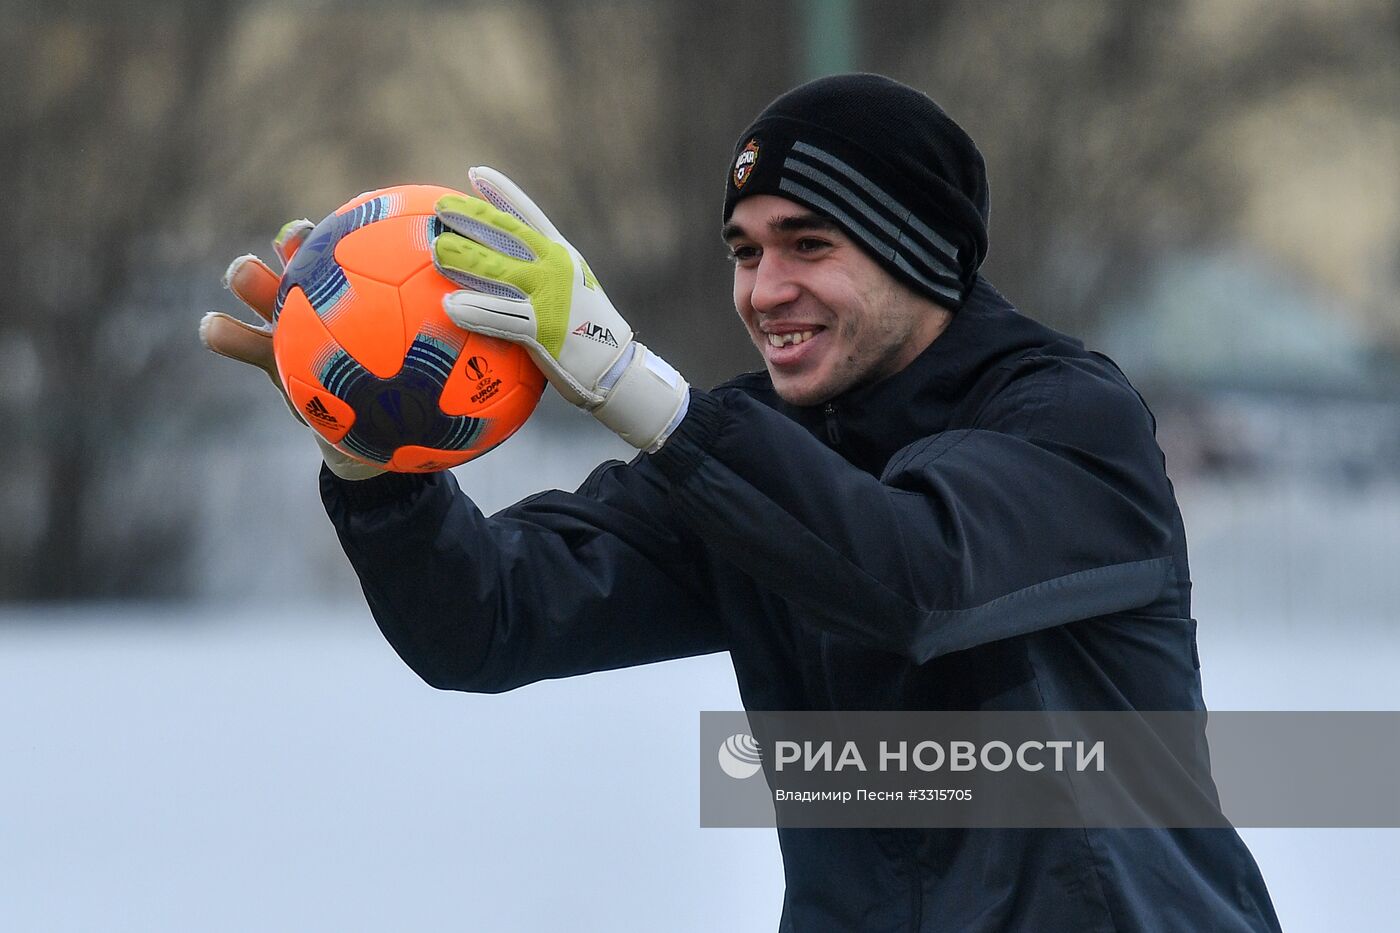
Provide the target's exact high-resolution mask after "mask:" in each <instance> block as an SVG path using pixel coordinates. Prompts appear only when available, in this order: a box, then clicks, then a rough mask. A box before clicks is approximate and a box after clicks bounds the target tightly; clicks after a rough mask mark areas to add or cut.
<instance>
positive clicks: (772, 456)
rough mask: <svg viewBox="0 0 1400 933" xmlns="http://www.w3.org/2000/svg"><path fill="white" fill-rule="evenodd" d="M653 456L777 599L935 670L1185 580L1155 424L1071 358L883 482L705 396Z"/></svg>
mask: <svg viewBox="0 0 1400 933" xmlns="http://www.w3.org/2000/svg"><path fill="white" fill-rule="evenodd" d="M1086 366H1087V364H1086ZM1090 372H1092V370H1091V368H1090ZM652 456H653V459H654V460H656V461H657V462H658V466H660V468H661V469H662V471H663V472H664V473H666V474H667V475H668V476H669V477H670V478H671V480H672V483H673V489H672V498H673V500H674V502H675V504H676V511H677V514H678V515H680V516H681V517H683V518H684V519H685V521H686V522H687V523H688V524H689V525H690V526H691V528H692V529H693V530H694V531H695V532H696V533H697V534H698V535H699V536H700V537H701V538H702V539H703V540H704V541H706V542H707V543H708V544H709V545H711V546H712V547H713V548H715V549H717V550H719V551H721V552H723V553H725V554H728V555H732V560H734V562H735V563H736V564H737V565H738V566H739V567H740V568H741V569H742V570H744V571H745V572H747V573H748V574H749V575H751V576H752V577H753V578H754V579H755V580H756V581H758V583H759V584H760V585H761V586H763V587H764V588H766V589H769V590H771V591H773V592H775V593H776V594H778V595H780V596H782V597H784V598H786V599H787V600H789V601H790V602H791V603H793V604H795V605H797V606H799V607H800V608H801V609H802V610H803V611H804V615H805V617H806V618H807V619H808V620H809V621H810V622H811V624H813V625H816V626H819V627H821V628H824V629H826V630H828V631H831V632H833V633H836V634H839V635H842V636H844V637H847V638H850V639H853V640H855V641H857V642H859V643H861V644H865V645H867V646H870V647H875V648H879V649H882V650H887V651H893V652H897V653H900V654H903V655H906V656H908V657H910V658H912V659H913V660H914V661H916V662H919V663H922V662H925V661H927V660H930V659H932V658H934V657H937V656H939V655H943V654H947V653H949V652H953V651H958V650H961V649H964V648H969V647H972V646H974V645H978V644H983V643H986V642H991V641H996V640H998V639H1002V638H1006V637H1010V636H1014V635H1020V634H1024V633H1027V632H1031V631H1035V630H1038V629H1041V628H1046V627H1049V626H1053V625H1060V624H1064V623H1067V622H1072V621H1076V620H1079V619H1084V618H1089V617H1092V616H1097V615H1102V614H1106V613H1111V612H1118V611H1124V610H1128V609H1134V608H1139V607H1142V606H1145V605H1147V604H1149V603H1151V602H1152V601H1153V600H1154V598H1155V597H1157V595H1158V594H1159V593H1161V592H1162V591H1163V589H1164V585H1165V583H1166V581H1167V579H1168V576H1169V574H1170V573H1171V572H1172V569H1173V568H1172V557H1171V553H1170V539H1171V531H1170V528H1171V524H1170V520H1169V517H1168V515H1167V511H1166V509H1167V505H1166V502H1167V501H1168V500H1170V501H1174V500H1172V499H1171V494H1170V488H1169V486H1168V485H1167V483H1166V476H1165V471H1164V469H1163V467H1162V462H1161V454H1160V451H1159V450H1158V448H1157V447H1156V443H1155V440H1153V438H1152V427H1151V423H1150V415H1149V414H1148V412H1147V410H1146V408H1145V407H1144V406H1143V405H1142V404H1141V401H1140V399H1139V398H1138V397H1137V395H1136V393H1134V392H1133V391H1132V389H1131V387H1129V386H1127V385H1126V383H1114V382H1113V381H1112V380H1110V379H1108V377H1107V376H1105V375H1102V374H1099V375H1097V376H1096V375H1091V374H1089V373H1088V372H1086V371H1083V370H1080V369H1077V368H1076V367H1075V366H1074V365H1072V364H1071V363H1069V362H1066V361H1060V360H1050V361H1045V362H1044V363H1043V364H1042V365H1039V366H1037V367H1034V368H1033V369H1032V370H1030V371H1028V372H1026V373H1024V374H1022V376H1021V377H1020V378H1017V379H1013V380H1011V381H1010V382H1009V383H1008V385H1007V386H1006V388H1004V389H1003V390H1002V391H1001V392H999V393H997V394H996V395H995V396H994V397H993V398H992V400H991V401H990V402H989V403H988V404H987V405H986V406H985V407H984V409H983V411H982V412H981V413H980V414H979V416H978V418H977V420H976V426H975V427H973V428H970V429H965V430H953V431H947V432H944V433H940V434H936V435H933V436H930V437H927V438H924V439H922V440H920V441H919V442H917V443H914V444H912V445H910V446H908V447H906V448H904V449H903V450H901V451H899V452H897V453H896V454H895V455H894V456H893V457H892V458H891V460H890V461H889V463H888V465H887V466H886V468H885V470H884V472H883V474H882V475H881V476H880V477H878V478H877V477H875V476H872V475H870V474H868V473H865V472H863V471H861V470H859V469H857V468H855V467H853V466H851V465H850V464H848V463H847V462H846V461H845V460H843V459H842V458H841V457H839V456H838V455H837V454H836V453H835V452H834V451H832V450H830V449H828V448H827V447H825V446H824V445H823V444H821V443H820V442H819V441H818V440H816V439H815V438H814V437H812V436H811V434H809V433H808V432H807V431H806V430H804V429H803V428H801V427H800V426H799V425H797V424H796V423H794V422H792V421H790V420H789V419H787V418H785V417H783V416H781V415H780V414H778V413H777V412H774V411H772V410H770V409H768V408H766V407H765V406H763V405H762V404H760V403H757V402H755V401H753V400H752V399H751V398H748V397H747V396H745V395H743V394H742V393H740V392H737V391H732V390H723V389H722V390H716V391H715V392H713V393H704V392H695V393H694V395H693V396H692V398H691V404H690V412H689V414H688V415H687V417H686V419H685V421H684V422H683V423H682V424H681V426H680V427H679V428H678V429H677V431H676V433H675V434H673V435H672V436H671V438H670V439H669V440H668V441H667V443H666V446H665V447H663V448H662V449H661V450H660V451H659V452H658V453H656V454H654V455H652ZM1164 495H1165V496H1166V499H1165V500H1164V499H1163V496H1164Z"/></svg>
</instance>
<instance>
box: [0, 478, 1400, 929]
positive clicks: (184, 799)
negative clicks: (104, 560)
mask: <svg viewBox="0 0 1400 933" xmlns="http://www.w3.org/2000/svg"><path fill="white" fill-rule="evenodd" d="M1250 495H1251V494H1250V493H1249V492H1248V491H1244V490H1236V491H1234V492H1229V491H1225V492H1221V491H1219V490H1216V491H1204V492H1201V491H1198V492H1195V493H1183V503H1185V504H1186V507H1187V512H1188V524H1189V527H1191V528H1192V542H1193V555H1194V560H1193V563H1194V565H1195V576H1196V579H1197V581H1198V584H1197V615H1198V617H1199V618H1200V619H1201V655H1202V662H1203V673H1204V677H1205V683H1206V695H1207V700H1208V701H1209V703H1210V704H1211V706H1213V707H1214V708H1217V709H1395V708H1397V707H1400V678H1397V677H1396V671H1397V670H1400V633H1398V632H1397V627H1396V626H1395V625H1394V621H1393V620H1394V616H1395V612H1394V610H1392V609H1390V608H1389V607H1393V606H1395V605H1397V604H1400V603H1397V602H1396V598H1400V592H1397V587H1400V583H1398V582H1397V580H1400V575H1396V574H1394V573H1393V568H1394V557H1395V555H1396V554H1397V553H1400V550H1397V548H1396V546H1395V544H1396V541H1395V536H1396V535H1397V534H1400V522H1396V521H1395V519H1396V516H1397V515H1400V505H1397V503H1400V495H1395V494H1394V493H1393V492H1391V493H1382V494H1379V498H1377V497H1376V496H1372V497H1369V498H1368V499H1367V500H1366V502H1365V503H1363V504H1357V505H1348V504H1347V503H1348V502H1350V501H1351V500H1349V499H1348V500H1343V499H1338V500H1336V501H1332V500H1329V499H1328V498H1327V497H1326V496H1325V495H1322V496H1319V495H1317V494H1310V495H1306V496H1305V495H1301V494H1300V495H1298V496H1296V497H1293V498H1289V494H1286V493H1279V492H1278V491H1277V490H1276V491H1275V493H1274V495H1273V498H1272V499H1270V500H1269V502H1268V503H1265V504H1266V505H1268V506H1269V507H1268V508H1262V509H1261V508H1256V507H1255V506H1254V505H1251V504H1250ZM1280 503H1282V504H1280ZM1290 503H1291V504H1290ZM1378 503H1379V504H1378ZM1255 505H1258V503H1255ZM738 707H739V700H738V695H737V693H736V691H735V688H734V685H733V679H732V675H731V672H730V669H729V664H728V660H727V658H726V657H725V656H714V657H709V658H699V659H693V660H688V661H682V662H672V663H668V664H661V665H654V666H651V667H647V668H640V669H636V670H629V671H618V672H613V673H608V674H599V675H593V676H589V677H585V678H579V679H575V680H572V681H562V682H554V683H545V684H538V685H535V686H533V687H529V688H526V689H523V690H520V691H517V692H515V693H512V694H507V695H503V696H499V697H484V696H468V695H461V694H448V693H441V692H437V691H434V690H431V689H430V688H428V687H426V686H424V685H423V684H421V683H420V682H419V681H418V680H417V679H416V678H415V677H414V676H413V675H412V673H411V672H409V671H408V669H407V668H406V667H404V666H403V665H402V664H401V663H400V662H399V661H398V659H397V658H396V657H395V656H394V655H393V652H392V651H391V650H390V649H389V648H388V646H387V645H386V644H385V643H384V642H383V641H382V640H381V639H380V637H379V635H378V633H377V630H376V629H375V627H374V624H373V621H372V620H371V619H370V618H369V616H368V613H367V612H366V611H365V610H364V609H363V608H362V607H360V606H358V605H356V604H354V603H350V604H346V605H343V606H340V607H331V606H328V605H326V604H325V603H316V604H306V603H296V602H286V601H283V602H281V603H279V604H277V605H275V606H274V605H268V606H259V605H255V604H243V605H239V606H237V607H234V608H226V609H218V608H208V607H204V608H178V607H160V608H151V607H135V606H129V605H124V606H114V607H111V608H107V609H103V608H97V609H93V608H87V609H82V610H76V609H74V610H46V611H38V610H22V609H15V608H10V609H0V709H2V710H3V713H0V927H3V928H4V929H5V930H16V931H31V930H33V931H94V930H100V931H108V930H111V931H118V930H120V931H125V930H132V931H136V930H140V931H182V933H184V931H250V930H256V931H281V930H287V931H319V930H334V931H356V930H366V931H380V930H419V929H430V928H431V929H441V928H447V929H460V930H480V931H517V930H520V931H532V930H580V931H592V930H607V931H621V930H648V931H650V930H668V931H672V930H674V931H690V930H694V931H713V930H720V929H723V930H736V931H748V930H753V931H771V930H773V929H775V927H776V920H777V917H778V912H779V908H780V898H781V891H782V881H781V872H780V865H779V858H778V852H777V846H776V842H775V839H774V837H773V835H772V833H771V832H770V831H767V830H701V829H699V828H698V822H699V812H698V797H697V793H698V792H697V785H698V780H697V761H696V748H695V742H696V736H697V733H698V726H699V717H698V715H697V714H698V711H699V710H703V709H737V708H738ZM1244 836H1245V838H1246V840H1247V841H1248V843H1249V844H1250V846H1251V848H1252V849H1253V851H1254V853H1255V855H1256V857H1257V858H1258V860H1259V862H1260V864H1261V866H1262V868H1263V871H1264V874H1265V877H1266V878H1267V880H1268V882H1269V886H1270V889H1271V891H1272V893H1273V896H1274V898H1275V901H1276V903H1277V906H1278V909H1279V913H1280V916H1281V917H1282V918H1283V921H1284V927H1285V929H1286V930H1289V931H1293V933H1308V931H1318V933H1323V931H1326V933H1332V931H1338V930H1357V931H1361V930H1365V931H1379V930H1389V929H1395V928H1396V927H1395V919H1394V918H1395V917H1396V916H1400V887H1397V886H1396V885H1395V884H1394V880H1393V876H1394V872H1395V866H1396V865H1397V864H1400V831H1397V830H1252V831H1246V832H1245V833H1244Z"/></svg>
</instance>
